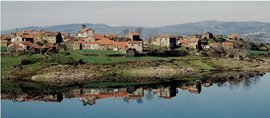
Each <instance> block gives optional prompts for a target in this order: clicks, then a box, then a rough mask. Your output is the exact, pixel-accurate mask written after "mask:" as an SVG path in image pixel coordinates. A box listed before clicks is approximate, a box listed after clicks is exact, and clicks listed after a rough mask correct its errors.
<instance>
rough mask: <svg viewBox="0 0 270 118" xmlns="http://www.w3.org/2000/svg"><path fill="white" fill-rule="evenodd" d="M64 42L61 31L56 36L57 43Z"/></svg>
mask: <svg viewBox="0 0 270 118" xmlns="http://www.w3.org/2000/svg"><path fill="white" fill-rule="evenodd" d="M61 42H63V38H62V35H61V33H60V32H59V33H58V35H57V36H56V44H58V43H61Z"/></svg>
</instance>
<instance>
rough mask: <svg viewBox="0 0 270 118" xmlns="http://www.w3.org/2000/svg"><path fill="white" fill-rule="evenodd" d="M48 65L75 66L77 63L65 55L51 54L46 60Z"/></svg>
mask: <svg viewBox="0 0 270 118" xmlns="http://www.w3.org/2000/svg"><path fill="white" fill-rule="evenodd" d="M46 62H47V63H57V64H75V63H77V61H76V60H74V59H73V58H72V57H70V56H66V55H65V54H63V53H58V54H51V55H50V57H49V58H48V59H47V60H46Z"/></svg>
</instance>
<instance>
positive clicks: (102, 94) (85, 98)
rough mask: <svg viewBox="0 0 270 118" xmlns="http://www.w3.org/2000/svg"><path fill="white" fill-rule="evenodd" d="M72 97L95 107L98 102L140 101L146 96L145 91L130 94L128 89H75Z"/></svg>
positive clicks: (140, 90) (140, 89)
mask: <svg viewBox="0 0 270 118" xmlns="http://www.w3.org/2000/svg"><path fill="white" fill-rule="evenodd" d="M71 94H72V97H74V98H79V99H80V100H81V101H82V102H83V104H84V105H87V104H88V105H93V104H95V103H96V100H100V99H107V98H117V97H122V98H127V99H139V98H141V97H143V96H144V89H143V88H138V89H136V90H135V91H133V92H132V93H128V92H127V89H126V88H114V89H113V88H103V89H102V88H99V89H98V88H97V89H90V88H89V89H75V90H72V91H71Z"/></svg>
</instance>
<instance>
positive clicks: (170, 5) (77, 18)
mask: <svg viewBox="0 0 270 118" xmlns="http://www.w3.org/2000/svg"><path fill="white" fill-rule="evenodd" d="M269 11H270V2H150V1H148V2H66V1H65V2H1V28H2V30H7V29H12V28H18V27H25V26H48V25H60V24H70V23H104V24H108V25H111V26H126V25H128V26H144V27H155V26H163V25H172V24H181V23H187V22H197V21H206V20H221V21H262V22H269V21H270V15H269Z"/></svg>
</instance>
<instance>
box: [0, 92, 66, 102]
mask: <svg viewBox="0 0 270 118" xmlns="http://www.w3.org/2000/svg"><path fill="white" fill-rule="evenodd" d="M1 94H2V96H1V99H13V100H14V101H16V102H28V101H44V102H61V101H62V100H63V95H62V94H60V93H55V94H54V93H50V94H48V93H46V94H44V93H41V94H39V95H30V94H27V93H20V94H19V95H13V94H8V93H1ZM3 95H4V96H3Z"/></svg>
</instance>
